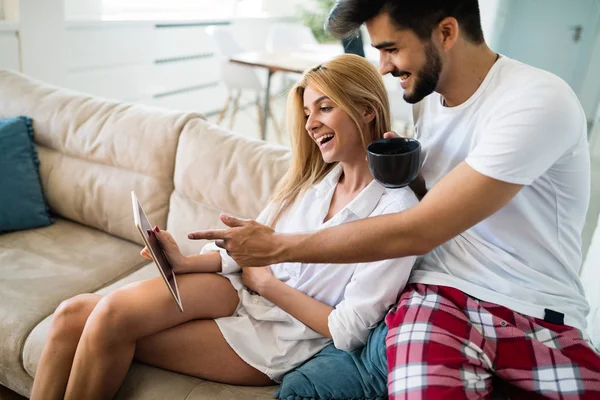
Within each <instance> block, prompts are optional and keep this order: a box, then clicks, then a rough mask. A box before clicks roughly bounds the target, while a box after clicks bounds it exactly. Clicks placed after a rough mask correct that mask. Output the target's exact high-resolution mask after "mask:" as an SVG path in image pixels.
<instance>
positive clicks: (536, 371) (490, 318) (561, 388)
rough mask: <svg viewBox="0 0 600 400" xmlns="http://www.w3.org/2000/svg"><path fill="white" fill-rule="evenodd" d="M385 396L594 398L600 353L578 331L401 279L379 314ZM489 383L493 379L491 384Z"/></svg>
mask: <svg viewBox="0 0 600 400" xmlns="http://www.w3.org/2000/svg"><path fill="white" fill-rule="evenodd" d="M386 323H387V325H388V328H389V331H388V334H387V337H386V347H387V358H388V393H389V398H390V399H391V400H400V399H409V400H419V399H482V398H489V397H490V396H491V393H492V386H494V387H493V389H494V392H497V391H499V392H501V393H503V394H504V395H506V396H509V397H510V398H511V399H520V398H521V399H527V400H534V399H541V398H550V399H564V400H570V399H600V357H599V356H598V354H597V353H596V351H595V350H593V347H592V345H591V343H590V342H589V341H588V340H587V339H585V338H584V337H583V335H582V333H581V331H579V330H577V329H575V328H572V327H569V326H566V325H555V324H551V323H548V322H545V321H544V320H540V319H537V318H532V317H527V316H525V315H522V314H519V313H516V312H513V311H511V310H509V309H508V308H506V307H502V306H499V305H497V304H492V303H488V302H485V301H480V300H478V299H475V298H473V297H470V296H468V295H466V294H465V293H463V292H461V291H460V290H457V289H454V288H449V287H444V286H433V285H423V284H412V285H409V286H408V287H407V288H406V289H405V291H404V292H403V293H402V295H401V297H400V300H399V302H398V306H397V308H396V309H395V310H393V311H392V312H390V313H389V314H388V316H387V317H386ZM492 382H493V385H492Z"/></svg>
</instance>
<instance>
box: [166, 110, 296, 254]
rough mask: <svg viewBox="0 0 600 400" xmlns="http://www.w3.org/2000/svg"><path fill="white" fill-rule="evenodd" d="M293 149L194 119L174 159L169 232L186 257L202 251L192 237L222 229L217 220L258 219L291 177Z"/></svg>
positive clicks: (189, 124) (180, 141) (180, 140)
mask: <svg viewBox="0 0 600 400" xmlns="http://www.w3.org/2000/svg"><path fill="white" fill-rule="evenodd" d="M289 156H290V153H289V149H286V148H284V147H281V146H275V145H271V144H268V143H265V142H263V141H259V140H253V139H249V138H246V137H243V136H240V135H237V134H234V133H230V132H227V131H225V130H223V129H222V128H219V127H218V126H216V125H210V124H208V123H207V122H205V121H202V120H199V119H195V120H192V121H190V122H188V123H187V124H186V126H185V127H184V129H183V132H182V134H181V137H180V139H179V146H178V149H177V156H176V159H175V178H174V182H175V190H174V191H173V194H172V196H171V202H170V210H169V218H168V222H167V229H168V230H169V232H170V233H172V234H173V235H174V237H175V238H176V240H177V242H178V243H179V245H180V247H181V249H182V251H183V252H184V254H192V253H197V252H199V251H200V249H201V248H202V246H203V245H204V244H205V243H204V242H198V241H190V240H188V239H187V234H188V233H189V232H191V231H196V230H202V229H208V228H217V227H224V225H223V224H222V223H221V222H220V220H219V214H220V213H222V212H224V213H228V214H231V215H235V216H238V217H243V218H256V217H257V216H258V214H259V213H260V212H261V211H262V209H263V208H264V207H265V206H266V205H267V202H268V200H269V198H270V196H271V195H272V193H273V190H274V188H275V186H276V185H277V183H278V182H279V181H280V179H281V178H282V177H283V175H284V174H285V172H286V171H287V168H288V165H289Z"/></svg>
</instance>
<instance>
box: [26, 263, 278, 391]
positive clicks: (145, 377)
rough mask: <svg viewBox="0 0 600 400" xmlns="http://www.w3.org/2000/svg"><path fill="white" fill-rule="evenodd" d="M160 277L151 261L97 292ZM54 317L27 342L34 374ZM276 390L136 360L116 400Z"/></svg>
mask: <svg viewBox="0 0 600 400" xmlns="http://www.w3.org/2000/svg"><path fill="white" fill-rule="evenodd" d="M157 276H159V273H158V270H157V269H156V266H155V265H154V263H149V264H147V265H146V266H145V267H143V268H141V269H139V270H137V271H135V272H133V273H131V274H130V275H128V276H126V277H124V278H122V279H120V280H119V281H117V282H115V283H113V284H111V285H109V286H106V287H104V288H103V289H101V290H98V291H97V292H96V293H99V294H102V295H106V294H108V293H110V292H112V291H113V290H115V289H118V288H120V287H123V286H125V285H127V284H128V283H131V282H137V281H140V280H143V279H150V278H154V277H157ZM51 320H52V316H51V315H50V316H48V317H47V318H46V319H44V320H43V321H42V322H41V323H39V324H38V325H37V326H36V327H35V329H34V330H33V332H31V335H29V337H28V338H27V342H26V343H25V348H24V351H23V364H24V365H25V369H26V370H27V372H28V373H29V375H31V376H34V375H35V372H36V369H37V364H38V362H39V359H40V356H41V354H42V349H43V346H44V338H45V337H46V335H47V334H48V330H49V329H50V322H51ZM276 390H277V387H276V386H270V387H262V388H250V387H248V388H246V387H240V386H231V385H224V384H220V383H215V382H208V381H204V380H202V379H198V378H194V377H191V376H186V375H182V374H177V373H174V372H169V371H165V370H162V369H159V368H153V367H150V366H148V365H144V364H138V363H136V362H134V363H133V365H132V367H131V369H130V370H129V372H128V374H127V377H126V378H125V381H124V382H123V385H122V386H121V388H120V389H119V392H118V393H117V396H116V397H115V400H126V399H127V400H131V399H144V400H163V399H168V400H171V399H172V400H184V399H186V400H212V399H272V398H273V393H275V391H276Z"/></svg>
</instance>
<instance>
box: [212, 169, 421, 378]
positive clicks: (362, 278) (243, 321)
mask: <svg viewBox="0 0 600 400" xmlns="http://www.w3.org/2000/svg"><path fill="white" fill-rule="evenodd" d="M341 174H342V167H341V165H338V166H336V167H335V168H334V169H333V170H332V171H331V172H330V173H329V174H328V175H327V176H326V177H325V178H324V179H323V180H322V181H321V182H319V183H318V184H316V185H314V186H313V187H312V188H310V189H309V190H308V191H307V192H306V193H304V194H303V195H302V196H300V197H299V198H298V199H297V200H296V202H295V204H294V205H293V206H292V207H290V209H288V210H287V211H286V212H285V213H284V214H283V215H282V216H281V217H280V218H279V220H278V222H277V224H276V226H275V230H276V231H277V232H279V233H295V232H310V231H316V230H320V229H325V228H327V227H331V226H335V225H339V224H343V223H346V222H351V221H355V220H358V219H363V218H367V217H371V216H377V215H383V214H390V213H395V212H400V211H403V210H406V209H408V208H410V207H412V206H414V205H415V204H417V203H418V200H417V198H416V196H415V195H414V193H413V192H412V191H411V190H410V189H409V188H403V189H386V188H385V187H383V186H382V185H381V184H380V183H378V182H377V181H375V180H373V181H372V182H371V183H370V184H369V185H368V186H367V187H366V188H365V189H363V190H362V191H361V192H360V193H359V194H358V195H357V196H356V197H355V198H354V199H353V200H352V201H351V202H350V203H349V204H348V205H347V206H346V207H344V208H343V209H342V210H340V211H339V212H338V213H337V214H336V215H335V216H334V217H333V218H331V219H330V220H328V221H327V222H325V223H323V220H324V219H325V217H326V215H327V213H328V212H329V207H330V204H331V199H332V197H333V193H334V191H335V188H336V186H337V183H338V182H339V179H340V176H341ZM275 211H276V207H275V205H274V204H269V205H268V206H267V208H266V209H265V210H264V211H263V212H262V213H261V215H260V216H259V217H258V218H257V221H258V222H261V223H269V222H270V220H271V218H272V216H273V214H274V212H275ZM215 250H219V251H220V252H221V259H222V268H223V271H222V274H223V275H224V276H225V277H227V278H228V279H229V280H230V281H231V283H232V285H233V286H234V288H235V289H236V290H237V291H238V294H239V297H240V303H239V306H238V308H237V310H236V312H235V313H234V315H233V316H232V317H226V318H219V319H217V321H216V322H217V324H218V326H219V328H220V329H221V332H222V333H223V336H224V337H225V340H227V342H228V343H229V345H230V346H231V347H232V348H233V349H234V350H235V351H236V353H237V354H238V355H239V356H240V357H241V358H242V359H243V360H244V361H246V362H247V363H248V364H250V365H252V366H253V367H254V368H256V369H258V370H260V371H262V372H263V373H265V374H267V375H268V376H269V377H271V379H273V380H275V381H278V380H279V379H280V378H281V377H282V376H283V374H285V373H286V372H287V371H289V370H291V369H293V368H295V367H296V366H298V365H300V364H301V363H303V362H304V361H306V360H307V359H309V358H310V357H312V356H313V355H314V354H316V353H317V352H319V351H320V350H321V349H323V348H324V347H325V346H327V345H328V344H329V343H330V342H331V340H330V339H329V338H326V337H324V336H322V335H321V334H319V333H317V332H315V331H313V330H312V329H310V328H309V327H307V326H306V325H304V324H303V323H302V322H300V321H299V320H297V319H296V318H294V317H292V316H291V315H290V314H288V313H287V312H285V311H283V310H282V309H280V308H279V307H277V306H275V305H274V304H273V303H271V302H270V301H268V300H266V299H265V298H263V297H261V296H259V295H257V294H254V293H253V292H250V291H248V289H247V288H245V287H244V285H243V284H242V279H241V273H240V270H241V269H240V267H239V266H238V265H237V264H236V262H235V261H234V260H233V259H232V258H231V257H229V255H227V253H226V252H225V251H224V250H221V249H218V248H217V247H216V246H215V245H214V244H213V243H211V244H209V245H207V246H205V248H204V249H203V250H202V253H206V252H209V251H215ZM415 261H416V257H405V258H401V259H391V260H384V261H378V262H370V263H356V264H309V263H282V264H277V265H272V266H271V271H272V273H273V275H274V276H275V277H276V278H277V279H279V280H280V281H282V282H285V283H286V284H287V285H289V286H291V287H293V288H295V289H297V290H299V291H301V292H303V293H306V294H307V295H309V296H311V297H313V298H314V299H316V300H319V301H321V302H323V303H326V304H328V305H330V306H331V307H334V308H335V309H334V311H333V312H332V313H331V314H330V315H329V320H328V325H329V330H330V332H331V334H332V337H333V342H334V345H335V346H336V347H337V348H339V349H342V350H347V351H350V350H354V349H356V348H359V347H361V346H363V345H364V344H365V343H366V340H367V337H368V335H369V331H370V330H371V329H372V328H374V327H375V326H376V325H377V323H378V322H380V321H381V319H382V318H383V317H384V316H385V314H386V313H387V311H388V310H389V308H390V307H391V306H392V305H393V304H394V303H395V302H396V300H397V297H398V294H399V292H400V291H401V290H402V289H403V288H404V286H405V285H406V282H407V281H408V278H409V274H410V271H411V269H412V267H413V265H414V263H415Z"/></svg>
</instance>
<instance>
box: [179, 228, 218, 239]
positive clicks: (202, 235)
mask: <svg viewBox="0 0 600 400" xmlns="http://www.w3.org/2000/svg"><path fill="white" fill-rule="evenodd" d="M225 231H226V229H211V230H207V231H199V232H191V233H188V239H191V240H223V239H225Z"/></svg>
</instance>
